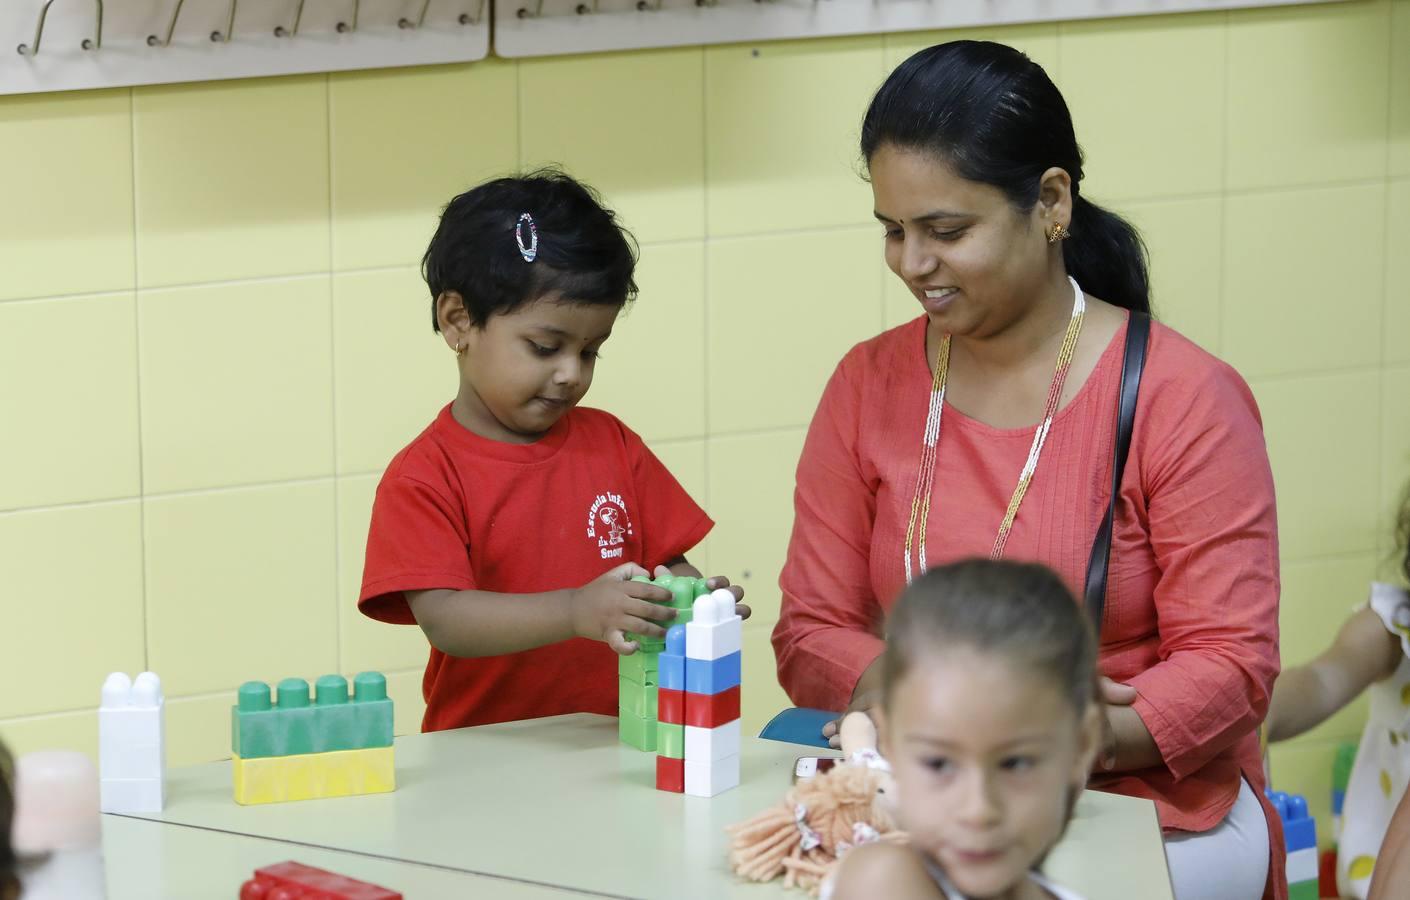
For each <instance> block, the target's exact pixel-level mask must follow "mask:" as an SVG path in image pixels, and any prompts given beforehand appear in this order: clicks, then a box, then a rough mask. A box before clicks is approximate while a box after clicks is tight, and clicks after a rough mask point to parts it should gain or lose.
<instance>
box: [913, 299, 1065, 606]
mask: <svg viewBox="0 0 1410 900" xmlns="http://www.w3.org/2000/svg"><path fill="white" fill-rule="evenodd" d="M1067 281H1068V283H1069V284H1071V285H1072V293H1073V299H1072V318H1071V319H1070V320H1069V321H1068V323H1067V334H1066V335H1064V336H1063V339H1062V349H1061V350H1059V351H1058V360H1057V368H1056V370H1055V371H1054V372H1053V380H1052V383H1051V384H1050V385H1049V386H1048V400H1047V404H1046V406H1045V407H1044V410H1043V421H1042V424H1040V425H1039V426H1038V430H1037V431H1035V432H1034V433H1033V446H1032V447H1030V448H1029V450H1028V459H1027V461H1025V462H1024V464H1023V471H1022V472H1020V473H1019V475H1018V485H1017V487H1015V488H1014V489H1013V496H1012V497H1010V498H1009V506H1008V509H1007V510H1006V511H1005V512H1004V520H1003V522H1002V523H1000V525H999V533H998V535H997V536H996V537H995V538H994V546H993V548H992V549H991V550H990V551H989V558H990V559H998V558H1000V557H1001V556H1003V555H1004V545H1005V544H1006V543H1008V539H1009V532H1010V531H1012V530H1013V522H1014V519H1016V518H1017V517H1018V507H1019V505H1020V504H1022V503H1023V496H1024V494H1026V493H1028V485H1029V484H1030V483H1031V482H1032V481H1033V473H1034V471H1035V470H1036V469H1037V468H1038V457H1039V456H1040V455H1041V454H1042V452H1043V444H1044V443H1045V442H1046V441H1047V439H1048V432H1049V431H1050V430H1051V429H1052V426H1053V416H1055V415H1056V414H1057V408H1058V401H1059V400H1061V399H1062V388H1063V385H1064V384H1066V382H1067V371H1068V369H1070V368H1072V354H1073V352H1074V351H1075V350H1076V348H1077V337H1078V335H1080V334H1081V333H1082V318H1083V315H1084V314H1085V313H1086V309H1087V301H1086V298H1085V297H1083V295H1082V289H1081V288H1080V287H1078V286H1077V281H1076V280H1075V279H1073V278H1071V277H1069V278H1068V279H1067ZM949 370H950V336H949V335H948V334H947V335H944V336H943V337H941V338H940V350H939V352H938V353H936V355H935V376H934V378H933V379H932V381H931V384H930V406H929V408H928V410H927V412H926V416H925V434H924V435H923V437H922V438H921V448H920V469H919V472H918V473H917V475H916V491H915V496H914V497H912V498H911V516H910V520H909V521H908V522H907V523H906V584H910V583H911V581H912V580H913V578H914V570H913V568H912V564H911V560H912V557H913V556H915V558H916V563H917V568H919V570H920V572H921V573H922V574H924V572H925V570H926V558H927V555H928V554H927V552H926V543H925V532H926V522H927V521H928V520H929V519H930V495H931V493H932V492H933V488H934V485H935V458H936V448H937V447H938V446H939V444H940V418H941V415H942V414H943V413H944V411H945V380H946V377H947V375H948V374H949ZM917 522H919V523H920V527H919V528H917V527H916V523H917ZM917 538H919V540H918V541H917V540H916V539H917ZM917 544H918V545H919V547H918V549H919V554H918V555H917V554H916V553H915V550H916V549H917Z"/></svg>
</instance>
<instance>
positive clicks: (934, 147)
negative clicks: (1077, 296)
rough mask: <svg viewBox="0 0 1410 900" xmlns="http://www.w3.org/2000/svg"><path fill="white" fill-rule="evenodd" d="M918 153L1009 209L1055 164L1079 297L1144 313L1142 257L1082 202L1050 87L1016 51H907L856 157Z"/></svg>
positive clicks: (872, 109)
mask: <svg viewBox="0 0 1410 900" xmlns="http://www.w3.org/2000/svg"><path fill="white" fill-rule="evenodd" d="M885 145H891V146H894V147H897V148H900V149H903V150H921V151H926V152H928V153H932V154H934V155H935V156H936V157H937V158H939V159H940V160H943V161H944V162H946V163H948V164H949V165H950V166H952V167H953V168H954V170H955V171H956V172H958V173H959V175H960V176H961V177H963V178H965V179H968V180H969V181H977V182H981V183H983V184H988V185H993V186H994V187H996V188H998V189H999V190H1001V191H1003V192H1004V194H1006V195H1007V196H1008V198H1009V202H1010V203H1012V204H1013V206H1014V207H1016V208H1017V209H1019V210H1021V211H1023V212H1027V211H1028V210H1031V209H1032V208H1033V205H1034V204H1035V203H1037V202H1038V188H1039V178H1040V177H1041V176H1042V174H1043V173H1044V172H1045V171H1047V170H1048V169H1050V168H1052V167H1054V166H1056V167H1057V168H1060V169H1065V170H1066V171H1067V174H1068V175H1070V176H1071V177H1072V224H1071V228H1070V229H1069V230H1070V231H1071V235H1072V236H1071V237H1070V238H1069V239H1068V240H1066V241H1064V242H1063V244H1062V251H1063V259H1064V261H1065V262H1066V264H1067V271H1068V273H1069V274H1070V275H1072V277H1073V278H1076V279H1077V281H1078V283H1080V284H1081V285H1082V288H1083V290H1086V291H1087V292H1088V293H1090V294H1092V295H1093V296H1095V297H1100V298H1101V299H1103V300H1106V301H1107V302H1109V303H1113V304H1115V305H1117V306H1121V307H1124V308H1126V309H1132V310H1140V311H1141V312H1150V281H1149V277H1148V275H1147V272H1146V249H1145V245H1144V243H1142V241H1141V236H1140V234H1139V233H1138V232H1137V231H1136V229H1135V228H1134V227H1132V226H1131V225H1130V224H1129V223H1128V222H1126V221H1125V220H1123V219H1122V218H1121V217H1120V216H1117V215H1115V214H1114V213H1111V212H1108V211H1107V210H1105V209H1102V208H1101V207H1099V206H1097V205H1096V204H1095V203H1092V202H1091V201H1090V200H1088V199H1087V198H1085V197H1083V196H1082V195H1081V192H1080V188H1081V183H1082V150H1081V148H1079V147H1078V146H1077V137H1076V135H1075V133H1074V132H1073V130H1072V115H1071V114H1070V113H1069V112H1068V110H1067V103H1066V102H1065V101H1064V100H1063V99H1062V94H1061V93H1059V91H1058V89H1057V86H1056V85H1054V84H1053V82H1052V79H1050V78H1048V74H1047V73H1046V72H1044V71H1043V67H1042V66H1040V65H1038V64H1037V63H1035V62H1033V60H1031V59H1029V58H1028V57H1027V56H1025V55H1024V54H1023V53H1021V52H1019V51H1018V50H1015V49H1014V48H1012V47H1008V46H1005V45H1003V44H996V43H992V42H990V41H952V42H950V43H948V44H938V45H936V46H934V47H929V48H927V49H925V50H921V51H920V52H919V53H916V54H915V55H914V56H912V57H911V58H910V59H908V60H906V61H905V62H903V63H901V65H900V66H899V67H897V69H896V71H894V72H892V73H891V75H890V77H888V78H887V79H886V82H885V83H884V84H883V85H882V86H881V90H879V91H877V92H876V96H875V97H873V98H872V101H871V106H869V107H868V108H867V114H866V118H865V119H863V120H862V156H863V157H864V158H865V159H866V161H867V163H868V164H870V163H871V159H872V154H873V153H875V152H876V150H877V148H879V147H882V146H885Z"/></svg>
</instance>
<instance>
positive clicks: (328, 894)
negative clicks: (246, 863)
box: [240, 862, 402, 900]
mask: <svg viewBox="0 0 1410 900" xmlns="http://www.w3.org/2000/svg"><path fill="white" fill-rule="evenodd" d="M240 900H402V896H401V894H398V893H397V892H396V891H389V890H387V889H386V888H384V887H378V886H377V885H375V884H368V883H367V882H365V881H358V880H357V879H356V878H347V877H345V876H343V875H338V874H335V873H333V872H328V871H325V870H323V869H315V868H314V867H313V866H306V865H304V864H302V863H296V862H282V863H279V864H278V865H274V866H265V867H264V868H263V869H256V870H255V877H254V878H251V879H250V880H249V881H247V882H245V883H244V884H243V885H241V886H240Z"/></svg>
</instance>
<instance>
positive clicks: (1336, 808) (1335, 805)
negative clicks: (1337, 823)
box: [1332, 791, 1346, 816]
mask: <svg viewBox="0 0 1410 900" xmlns="http://www.w3.org/2000/svg"><path fill="white" fill-rule="evenodd" d="M1345 802H1346V791H1332V815H1334V816H1339V815H1341V806H1342V804H1343V803H1345Z"/></svg>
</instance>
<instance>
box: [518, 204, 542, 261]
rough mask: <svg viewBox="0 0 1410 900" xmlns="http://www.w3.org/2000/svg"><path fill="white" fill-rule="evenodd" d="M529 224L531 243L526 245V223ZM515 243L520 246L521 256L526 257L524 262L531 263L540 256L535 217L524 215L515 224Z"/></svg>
mask: <svg viewBox="0 0 1410 900" xmlns="http://www.w3.org/2000/svg"><path fill="white" fill-rule="evenodd" d="M525 222H527V223H528V224H529V243H528V244H525V243H524V223H525ZM514 243H516V244H518V245H519V255H520V256H522V257H524V262H528V263H531V262H533V261H534V260H535V259H536V258H537V257H538V255H539V230H538V228H537V227H536V226H535V225H534V217H533V216H531V215H529V214H528V213H524V214H523V215H521V216H520V217H519V221H518V222H516V223H514Z"/></svg>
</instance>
